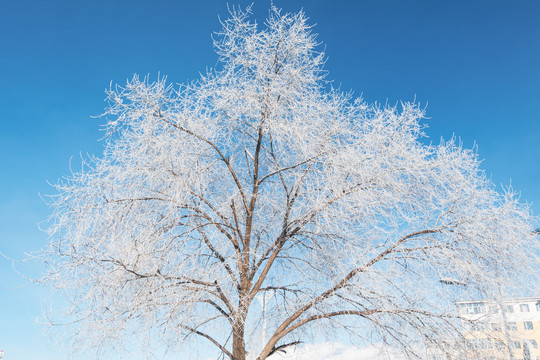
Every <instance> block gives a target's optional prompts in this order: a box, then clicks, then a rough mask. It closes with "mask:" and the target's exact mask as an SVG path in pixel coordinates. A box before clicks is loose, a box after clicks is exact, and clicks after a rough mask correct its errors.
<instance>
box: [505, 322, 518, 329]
mask: <svg viewBox="0 0 540 360" xmlns="http://www.w3.org/2000/svg"><path fill="white" fill-rule="evenodd" d="M506 329H507V330H517V324H516V323H515V322H513V321H511V322H509V323H508V324H506Z"/></svg>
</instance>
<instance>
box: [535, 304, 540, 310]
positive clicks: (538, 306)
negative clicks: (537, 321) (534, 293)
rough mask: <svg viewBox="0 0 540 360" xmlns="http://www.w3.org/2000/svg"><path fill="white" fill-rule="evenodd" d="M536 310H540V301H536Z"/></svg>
mask: <svg viewBox="0 0 540 360" xmlns="http://www.w3.org/2000/svg"><path fill="white" fill-rule="evenodd" d="M536 311H540V302H537V303H536Z"/></svg>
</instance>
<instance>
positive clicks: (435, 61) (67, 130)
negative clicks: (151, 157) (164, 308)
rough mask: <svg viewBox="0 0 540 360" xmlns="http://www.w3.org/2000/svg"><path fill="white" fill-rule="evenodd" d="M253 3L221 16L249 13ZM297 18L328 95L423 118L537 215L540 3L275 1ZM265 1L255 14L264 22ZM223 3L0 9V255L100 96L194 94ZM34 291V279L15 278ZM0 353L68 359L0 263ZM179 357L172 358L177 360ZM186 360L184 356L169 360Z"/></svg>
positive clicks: (18, 249)
mask: <svg viewBox="0 0 540 360" xmlns="http://www.w3.org/2000/svg"><path fill="white" fill-rule="evenodd" d="M251 2H252V1H243V0H242V1H232V0H229V4H230V5H235V4H239V5H241V6H246V5H248V4H250V3H251ZM274 4H275V5H276V6H277V7H280V8H283V9H284V10H286V11H298V10H300V9H302V8H303V9H304V11H305V12H306V14H307V16H308V17H310V19H311V22H312V23H313V24H316V27H315V30H314V31H315V32H317V33H319V40H320V41H321V42H322V43H323V44H324V46H326V53H327V56H328V62H327V66H326V68H327V70H328V71H329V72H330V75H329V77H330V78H331V79H334V80H335V85H336V86H338V85H341V88H342V89H343V90H346V91H348V90H352V91H354V93H355V94H356V95H358V96H359V95H363V97H364V98H365V99H366V100H367V101H368V102H375V101H376V102H379V103H386V102H388V103H389V104H395V103H396V102H398V101H400V100H406V101H412V100H414V99H416V101H418V102H420V103H421V104H423V105H427V114H428V116H429V117H430V119H429V120H428V124H429V129H427V134H428V135H429V137H430V138H431V139H432V140H433V141H434V142H436V143H438V142H439V140H440V138H441V136H442V137H444V138H449V137H451V136H452V135H453V134H455V135H456V136H458V137H460V138H461V139H462V141H463V144H464V146H465V147H468V148H470V147H472V146H474V144H477V146H478V152H479V154H480V157H481V158H482V159H485V161H484V163H483V167H484V169H485V170H486V172H487V174H488V175H489V176H491V177H492V179H493V181H494V183H496V184H497V185H499V184H509V183H511V184H512V185H513V187H514V188H515V189H517V190H519V191H521V194H522V199H523V200H524V201H527V202H530V203H532V210H533V213H535V214H539V213H540V145H539V144H540V141H539V137H540V21H539V19H540V2H539V1H522V0H508V1H498V0H485V1H484V0H475V1H470V0H463V1H460V0H454V1H431V0H425V1H419V0H417V1H414V0H410V1H404V0H396V1H390V0H379V1H376V0H349V1H346V0H332V1H322V0H311V1H299V0H293V1H291V0H274ZM269 6H270V1H269V0H265V1H258V0H256V1H255V4H254V6H253V10H254V17H255V18H257V19H259V23H262V21H263V19H264V18H265V17H266V15H267V11H268V8H269ZM218 15H219V16H221V17H222V18H225V17H227V5H226V0H204V1H201V0H199V1H164V0H154V1H141V0H130V1H127V0H107V1H105V0H93V1H71V0H65V1H59V0H47V1H41V0H34V1H28V0H0V71H1V77H0V125H1V128H0V251H1V252H2V253H4V254H5V255H6V256H7V257H11V258H15V259H21V258H24V256H25V255H24V254H25V253H30V252H33V251H37V250H39V249H40V248H42V247H44V246H45V245H46V243H47V235H46V234H45V233H44V232H41V231H39V229H38V223H40V222H42V221H43V220H45V219H46V218H47V216H48V214H49V209H48V208H47V206H46V205H45V203H44V201H43V200H42V199H41V198H40V195H39V194H42V195H45V194H48V193H52V189H51V187H50V186H49V185H48V184H47V181H49V182H52V183H55V182H57V180H58V179H59V178H60V177H62V176H64V175H66V174H68V173H69V166H70V165H69V164H70V158H72V157H73V160H72V166H73V167H74V168H77V164H79V160H78V159H79V154H86V153H90V154H93V153H95V154H99V153H100V152H101V148H102V146H103V143H102V142H99V141H98V139H99V138H100V137H101V136H102V133H101V132H100V131H99V126H100V124H102V123H103V120H102V119H96V118H92V117H91V116H94V115H99V114H101V113H102V112H103V109H104V107H105V106H106V104H105V103H104V102H103V100H104V98H105V94H104V90H105V88H107V87H108V86H109V84H110V82H111V81H112V82H113V83H120V84H123V83H125V81H126V79H128V78H131V76H132V75H133V74H134V73H138V74H142V75H146V74H149V75H150V76H151V77H152V78H153V79H155V78H156V77H157V75H158V73H160V74H162V75H167V76H168V79H169V81H170V82H173V83H182V82H186V81H189V80H191V79H195V78H197V77H198V74H199V73H200V72H204V71H205V69H206V68H207V67H212V66H214V65H215V64H216V59H217V58H216V55H215V54H214V52H213V49H212V42H211V37H210V36H211V33H212V32H213V31H218V30H219V29H220V24H219V21H218ZM17 269H18V270H20V271H21V272H22V273H23V274H24V275H27V276H30V277H37V276H38V275H39V272H40V271H41V269H40V268H39V266H37V265H32V264H30V265H28V264H18V265H17ZM0 274H1V276H0V321H1V324H2V326H1V327H0V349H3V350H4V351H5V352H6V356H5V359H6V360H9V359H65V358H67V356H66V355H65V350H62V349H60V348H56V347H54V346H53V345H51V344H48V341H47V338H46V337H43V336H42V334H41V333H42V330H43V327H42V326H39V325H37V324H36V318H37V317H38V316H40V315H41V312H42V309H41V307H42V303H43V299H44V297H45V296H46V291H44V289H42V288H40V287H39V286H37V285H34V284H31V283H30V282H29V281H28V280H26V279H25V278H23V277H22V276H20V275H18V274H17V273H16V272H15V271H14V270H13V269H12V264H11V262H10V261H8V260H7V259H4V258H0ZM183 356H184V355H183ZM179 358H185V357H179Z"/></svg>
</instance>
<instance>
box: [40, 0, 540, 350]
mask: <svg viewBox="0 0 540 360" xmlns="http://www.w3.org/2000/svg"><path fill="white" fill-rule="evenodd" d="M214 47H215V49H216V52H217V54H218V56H219V64H218V66H217V67H216V69H213V70H210V71H209V72H208V73H207V74H205V75H203V76H201V78H200V79H199V80H197V81H195V82H193V83H189V84H184V85H180V86H179V87H173V86H172V85H169V84H168V83H167V81H166V79H165V78H161V79H158V80H157V81H155V82H151V81H150V80H149V79H148V78H144V79H140V78H139V77H138V76H135V77H133V79H132V80H131V81H129V82H127V84H126V85H124V86H114V87H112V88H111V89H110V91H108V99H109V108H108V109H107V111H106V114H105V116H106V119H107V122H106V132H107V143H106V146H105V150H104V152H103V154H102V155H101V156H99V157H91V158H89V159H86V160H85V161H84V164H83V167H82V170H80V171H79V172H75V173H73V174H72V175H70V176H69V177H66V178H65V179H64V180H63V181H61V182H60V183H58V184H57V185H56V188H57V193H56V195H54V196H52V198H51V206H52V208H53V210H54V213H53V216H52V218H51V227H50V233H51V243H50V246H49V248H48V249H47V251H46V252H45V253H44V254H43V256H44V258H45V259H46V260H47V261H48V263H49V264H50V272H49V273H48V274H47V275H46V276H45V277H44V279H43V280H44V281H45V282H47V283H49V284H51V285H53V286H54V287H56V288H59V289H63V290H65V292H66V294H67V296H68V298H69V299H70V301H71V304H72V305H73V307H72V308H71V309H70V314H71V316H73V318H74V319H77V324H78V325H76V326H77V329H78V331H79V333H78V334H79V337H77V339H79V340H81V339H83V340H85V341H86V342H90V343H91V344H98V345H100V344H104V343H107V342H108V341H111V342H114V343H116V342H121V341H122V340H123V339H127V338H129V336H130V335H132V334H135V335H137V334H142V333H145V332H150V333H154V334H157V335H158V336H159V337H160V338H162V339H164V340H165V341H170V343H171V344H172V345H174V346H177V345H181V343H182V341H183V339H184V340H186V339H190V338H193V337H200V338H202V339H203V340H204V341H209V342H210V343H212V344H213V345H215V346H216V347H217V348H218V349H219V351H220V352H221V353H222V354H223V355H224V357H228V358H230V359H234V360H244V359H245V358H246V356H247V352H249V354H250V356H252V357H253V358H258V359H261V360H262V359H265V358H266V357H268V356H269V355H271V354H272V353H274V352H275V351H276V350H277V349H280V347H282V346H285V345H286V344H289V343H293V342H296V341H298V340H300V339H301V338H302V336H304V335H305V333H306V331H309V330H310V329H313V328H315V327H316V328H319V327H320V326H323V327H324V326H327V325H328V326H339V327H342V328H343V329H345V330H346V331H349V332H351V333H354V334H356V335H357V336H359V337H364V338H366V339H368V338H369V339H371V340H373V341H383V342H388V343H393V344H396V343H397V344H400V345H402V346H404V347H406V348H410V345H411V344H413V343H414V342H416V341H421V340H422V337H423V336H424V335H425V334H436V333H438V332H440V331H442V330H450V331H451V330H454V329H455V323H454V322H453V318H454V317H455V315H453V314H452V312H451V311H450V309H449V308H448V307H445V306H442V304H443V303H444V302H442V301H441V298H440V296H441V293H444V294H442V295H445V294H446V293H451V291H452V290H451V289H450V288H449V287H447V288H444V287H441V286H440V285H439V280H440V279H441V278H443V277H451V278H455V279H458V280H459V281H461V282H463V283H467V284H469V286H468V287H467V288H468V289H470V291H484V292H489V289H490V288H491V287H493V286H495V285H496V284H506V283H503V282H502V281H503V280H502V279H515V278H517V276H516V275H518V271H520V272H521V273H522V274H525V275H526V276H533V275H535V274H534V264H535V260H534V256H535V254H537V251H538V242H537V240H536V239H535V237H534V236H533V235H532V218H531V215H530V214H529V210H528V208H527V206H526V205H524V204H522V203H520V202H519V201H518V199H517V198H516V196H515V194H514V193H513V191H512V190H511V189H508V190H507V191H505V192H503V193H500V192H498V191H497V190H496V188H495V186H494V185H493V184H492V183H491V181H490V180H489V178H487V177H486V175H485V174H484V172H483V171H482V170H481V169H480V167H479V160H478V157H477V155H476V154H475V152H474V151H471V150H467V149H463V148H462V147H461V146H460V145H459V144H457V143H456V141H455V140H454V139H451V140H449V141H447V142H442V143H441V144H440V145H433V144H431V143H428V141H427V140H426V138H425V135H424V133H423V129H424V125H423V120H422V119H423V117H424V110H423V109H422V108H421V107H420V106H419V105H417V104H414V103H403V104H400V106H399V107H398V106H396V107H389V106H384V107H381V106H377V105H371V104H367V103H365V102H364V101H363V100H362V99H356V98H353V96H352V95H351V94H347V93H343V92H341V91H340V90H338V89H335V88H332V86H331V82H329V81H328V79H327V72H326V71H325V70H324V62H325V55H324V53H323V52H322V51H321V50H320V46H319V44H318V43H317V40H316V35H315V34H314V33H313V32H312V30H311V27H310V26H309V25H308V23H307V20H306V17H305V15H304V14H303V13H297V14H282V13H281V12H280V11H279V10H277V9H275V8H273V9H272V10H271V11H270V15H269V17H268V19H267V21H266V23H265V24H264V25H263V26H258V25H257V24H256V23H255V22H252V21H251V20H250V18H249V10H248V11H239V10H233V11H232V12H231V16H230V18H229V19H228V20H226V21H224V22H223V29H222V31H221V32H220V33H218V34H216V35H215V37H214ZM353 70H354V69H353ZM353 70H351V71H353ZM504 286H506V285H504ZM467 291H469V290H467ZM268 293H271V294H273V295H274V296H272V297H271V298H268V300H267V302H266V304H265V307H266V308H265V314H266V318H265V319H264V320H265V321H266V323H267V325H266V326H267V328H268V330H267V331H268V335H269V337H268V339H266V340H265V343H264V346H263V347H262V350H261V349H260V348H259V347H260V341H259V340H257V339H258V338H260V333H261V327H262V318H261V314H262V312H261V307H260V305H259V303H258V302H257V301H256V300H255V299H256V298H257V296H263V295H264V294H268ZM446 295H448V294H446Z"/></svg>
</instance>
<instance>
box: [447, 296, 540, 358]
mask: <svg viewBox="0 0 540 360" xmlns="http://www.w3.org/2000/svg"><path fill="white" fill-rule="evenodd" d="M457 307H458V310H459V313H460V315H461V317H462V322H461V325H462V331H463V336H464V338H465V339H466V345H467V346H466V357H467V359H475V360H484V359H487V360H503V359H504V360H508V359H511V358H513V359H516V360H521V359H525V360H540V349H539V345H540V297H531V298H521V299H509V300H504V301H502V302H496V301H460V302H458V303H457Z"/></svg>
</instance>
